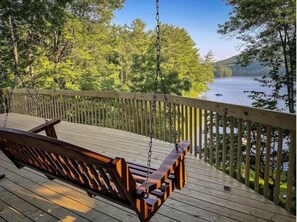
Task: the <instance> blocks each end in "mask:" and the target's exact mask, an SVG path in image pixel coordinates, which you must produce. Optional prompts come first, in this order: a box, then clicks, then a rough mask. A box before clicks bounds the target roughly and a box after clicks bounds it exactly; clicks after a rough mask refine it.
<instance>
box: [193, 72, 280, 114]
mask: <svg viewBox="0 0 297 222" xmlns="http://www.w3.org/2000/svg"><path fill="white" fill-rule="evenodd" d="M254 79H255V77H230V78H220V79H214V82H213V83H212V84H209V85H208V87H209V91H207V92H206V93H203V94H202V95H200V96H199V98H201V99H206V100H211V101H217V102H223V103H229V104H237V105H244V106H251V105H252V102H253V101H252V100H251V99H250V98H248V95H249V93H244V91H264V92H267V93H269V92H270V91H271V90H270V89H269V88H268V87H261V86H260V83H259V82H258V81H256V80H254ZM283 91H284V90H283ZM218 94H221V96H218ZM279 107H282V108H284V103H279Z"/></svg>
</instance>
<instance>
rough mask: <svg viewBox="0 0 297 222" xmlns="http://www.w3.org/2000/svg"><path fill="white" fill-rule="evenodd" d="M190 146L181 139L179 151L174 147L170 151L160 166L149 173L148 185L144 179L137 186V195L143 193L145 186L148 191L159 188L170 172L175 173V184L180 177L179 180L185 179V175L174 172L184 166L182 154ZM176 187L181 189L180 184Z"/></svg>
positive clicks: (183, 154)
mask: <svg viewBox="0 0 297 222" xmlns="http://www.w3.org/2000/svg"><path fill="white" fill-rule="evenodd" d="M190 148H191V143H190V141H181V142H180V143H179V151H176V150H175V149H174V150H172V151H171V153H170V154H169V155H168V156H167V157H166V158H165V160H164V161H163V162H162V164H161V165H160V167H159V168H158V169H157V170H156V171H154V172H153V173H152V174H151V175H150V177H149V179H148V186H147V182H146V181H144V182H143V183H142V184H141V185H140V186H139V187H138V188H137V191H136V193H137V195H141V194H142V193H144V192H145V191H146V188H147V187H148V190H149V192H151V191H153V190H155V189H158V188H160V187H161V186H162V184H163V183H164V182H165V181H166V180H167V179H168V177H169V176H170V174H172V173H175V180H176V181H175V183H176V184H177V183H179V182H180V181H177V180H178V179H181V180H183V179H185V177H181V175H176V174H178V173H180V170H179V168H182V167H184V166H183V161H184V156H185V155H186V154H187V153H188V152H189V150H190ZM181 183H182V184H184V183H185V181H181ZM177 188H179V189H181V187H180V186H177Z"/></svg>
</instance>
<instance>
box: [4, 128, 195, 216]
mask: <svg viewBox="0 0 297 222" xmlns="http://www.w3.org/2000/svg"><path fill="white" fill-rule="evenodd" d="M50 124H51V123H49V124H47V125H49V126H51V125H50ZM42 129H43V130H45V131H46V132H47V134H48V135H52V136H55V135H56V133H55V130H54V128H53V127H44V126H43V127H37V128H34V129H33V130H31V131H34V132H39V131H41V130H42ZM181 146H182V149H183V151H184V152H182V153H178V152H176V151H175V150H174V151H172V152H171V153H170V154H169V155H168V156H167V157H166V159H165V160H164V162H163V163H162V164H161V166H160V167H159V169H158V170H152V171H151V175H150V179H149V181H148V182H149V183H148V184H146V181H145V171H146V167H145V166H141V165H136V164H130V163H128V164H127V163H126V161H125V160H124V159H123V158H115V159H112V158H109V157H107V156H104V155H101V154H98V153H95V152H92V151H90V150H87V149H84V148H81V147H79V146H76V145H73V144H69V143H66V142H63V141H60V140H58V139H55V138H51V137H48V136H43V135H39V134H36V133H33V132H27V131H21V130H17V129H9V128H0V149H1V150H2V151H3V153H4V154H5V155H6V156H7V157H8V158H9V159H10V160H11V161H12V162H13V163H14V164H15V165H16V166H17V167H18V168H22V167H24V166H27V167H30V168H32V169H35V170H37V171H39V172H42V173H43V174H45V175H46V176H47V177H48V178H49V179H59V180H62V181H64V182H66V183H69V184H71V185H74V186H76V187H79V188H81V189H83V190H85V191H86V192H87V193H88V195H89V196H90V197H94V196H96V195H99V196H102V197H104V198H107V199H109V200H111V201H113V202H117V203H119V204H121V205H124V206H126V207H128V208H131V209H133V210H135V211H136V213H137V214H138V216H139V218H140V220H141V221H148V220H149V219H150V218H151V216H153V215H154V214H155V213H156V211H157V210H158V208H159V207H160V206H161V205H162V204H163V202H164V201H165V200H166V199H167V198H168V196H169V195H170V194H171V193H172V191H173V190H174V188H178V189H181V188H182V187H183V186H184V184H185V181H186V178H185V169H184V161H183V160H184V158H183V157H184V155H185V154H186V153H187V152H188V151H189V149H190V145H189V143H188V142H183V143H181ZM147 188H148V189H149V193H150V195H151V196H152V197H150V198H147V199H145V198H144V194H145V191H146V189H147Z"/></svg>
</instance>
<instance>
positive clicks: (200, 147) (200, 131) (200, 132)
mask: <svg viewBox="0 0 297 222" xmlns="http://www.w3.org/2000/svg"><path fill="white" fill-rule="evenodd" d="M198 121H199V159H202V109H199V120H198Z"/></svg>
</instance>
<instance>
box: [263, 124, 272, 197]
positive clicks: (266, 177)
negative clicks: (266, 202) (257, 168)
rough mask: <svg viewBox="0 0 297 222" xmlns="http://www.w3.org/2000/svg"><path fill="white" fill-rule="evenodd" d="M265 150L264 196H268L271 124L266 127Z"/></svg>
mask: <svg viewBox="0 0 297 222" xmlns="http://www.w3.org/2000/svg"><path fill="white" fill-rule="evenodd" d="M266 137H267V139H266V150H265V172H264V193H263V196H264V197H266V198H267V197H268V191H269V168H270V152H271V126H267V127H266Z"/></svg>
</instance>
